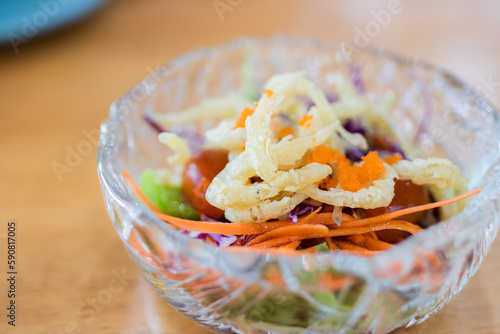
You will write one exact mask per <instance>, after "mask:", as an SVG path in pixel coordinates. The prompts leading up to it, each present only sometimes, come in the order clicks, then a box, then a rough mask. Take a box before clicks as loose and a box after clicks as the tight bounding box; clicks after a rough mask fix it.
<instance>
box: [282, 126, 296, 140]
mask: <svg viewBox="0 0 500 334" xmlns="http://www.w3.org/2000/svg"><path fill="white" fill-rule="evenodd" d="M288 135H293V128H292V127H291V126H287V127H285V128H283V129H281V130H280V136H281V137H282V138H283V137H286V136H288Z"/></svg>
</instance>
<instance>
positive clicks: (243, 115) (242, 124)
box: [233, 104, 257, 129]
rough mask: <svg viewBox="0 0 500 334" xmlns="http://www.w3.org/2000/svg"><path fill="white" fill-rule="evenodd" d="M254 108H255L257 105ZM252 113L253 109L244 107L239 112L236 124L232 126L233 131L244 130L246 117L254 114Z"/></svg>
mask: <svg viewBox="0 0 500 334" xmlns="http://www.w3.org/2000/svg"><path fill="white" fill-rule="evenodd" d="M255 106H257V104H256V105H255ZM254 111H255V107H254V108H253V109H252V108H248V107H245V109H243V111H242V112H241V114H240V116H239V117H238V119H237V120H236V123H235V124H234V128H233V129H238V128H244V127H245V122H246V120H247V118H248V116H252V115H253V113H254Z"/></svg>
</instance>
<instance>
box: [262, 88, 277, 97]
mask: <svg viewBox="0 0 500 334" xmlns="http://www.w3.org/2000/svg"><path fill="white" fill-rule="evenodd" d="M262 93H264V94H266V95H267V97H271V96H272V95H273V94H274V92H273V91H272V90H270V89H263V90H262Z"/></svg>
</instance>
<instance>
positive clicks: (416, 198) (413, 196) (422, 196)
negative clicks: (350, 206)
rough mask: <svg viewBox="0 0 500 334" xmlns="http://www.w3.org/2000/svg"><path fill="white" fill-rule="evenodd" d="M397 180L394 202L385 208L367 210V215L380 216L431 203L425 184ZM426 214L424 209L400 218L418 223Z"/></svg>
mask: <svg viewBox="0 0 500 334" xmlns="http://www.w3.org/2000/svg"><path fill="white" fill-rule="evenodd" d="M395 182H396V184H395V186H394V198H393V199H392V202H391V203H390V204H389V205H388V206H386V207H383V208H376V209H370V210H366V211H365V217H373V216H378V215H381V214H384V213H388V212H393V211H397V210H401V209H406V208H411V207H414V206H417V205H423V204H427V203H430V196H429V191H428V190H427V188H426V187H425V186H420V185H417V184H415V183H413V182H411V181H410V180H395ZM424 214H425V212H424V211H422V212H416V213H412V214H409V215H405V216H402V217H400V218H398V219H401V220H406V221H408V222H410V223H413V224H417V223H418V222H420V221H421V220H422V218H423V217H424Z"/></svg>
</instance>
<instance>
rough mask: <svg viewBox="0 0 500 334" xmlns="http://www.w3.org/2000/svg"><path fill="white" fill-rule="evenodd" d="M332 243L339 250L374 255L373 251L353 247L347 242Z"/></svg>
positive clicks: (335, 241)
mask: <svg viewBox="0 0 500 334" xmlns="http://www.w3.org/2000/svg"><path fill="white" fill-rule="evenodd" d="M333 243H334V244H335V245H337V247H338V248H339V249H340V250H344V249H345V250H350V251H356V252H361V253H367V254H370V255H372V254H374V252H373V251H369V250H368V249H366V248H363V247H360V246H356V245H353V244H351V243H350V242H347V241H340V240H338V241H337V240H334V241H333Z"/></svg>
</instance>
